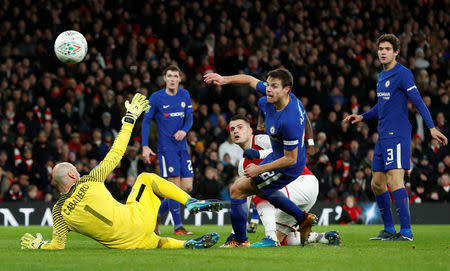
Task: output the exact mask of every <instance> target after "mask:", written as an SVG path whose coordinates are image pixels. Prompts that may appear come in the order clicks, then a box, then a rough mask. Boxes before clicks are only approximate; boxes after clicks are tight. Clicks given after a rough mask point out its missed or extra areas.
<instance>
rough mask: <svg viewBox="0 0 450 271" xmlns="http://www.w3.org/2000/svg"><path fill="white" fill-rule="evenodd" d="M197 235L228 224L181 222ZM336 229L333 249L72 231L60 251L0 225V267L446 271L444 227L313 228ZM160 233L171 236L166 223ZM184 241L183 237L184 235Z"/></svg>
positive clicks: (449, 232)
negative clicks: (170, 246)
mask: <svg viewBox="0 0 450 271" xmlns="http://www.w3.org/2000/svg"><path fill="white" fill-rule="evenodd" d="M186 228H188V229H189V230H191V231H194V232H195V233H196V236H197V235H200V234H202V233H206V232H210V231H216V232H218V233H219V234H220V235H221V240H220V241H219V244H222V243H223V241H224V240H225V239H226V237H227V235H228V233H229V231H230V229H231V227H230V226H224V227H218V226H201V227H194V226H189V225H188V226H186ZM331 229H337V230H338V231H339V232H340V233H341V236H342V239H343V244H342V245H341V246H339V247H333V246H327V245H308V246H306V247H303V248H302V247H281V248H235V249H220V248H218V245H216V246H215V247H213V248H211V249H205V250H187V249H177V250H163V249H155V250H134V251H133V250H132V251H123V250H111V249H107V248H105V247H103V246H102V245H100V244H98V243H97V242H95V241H93V240H91V239H89V238H86V237H84V236H82V235H80V234H77V233H69V236H68V242H67V246H66V249H65V250H62V251H30V250H21V249H20V246H19V239H20V237H21V236H22V234H23V233H24V232H30V233H33V234H34V233H36V232H41V233H42V234H43V235H44V238H47V239H48V238H50V236H51V232H52V229H51V228H50V227H36V226H33V227H0V270H45V271H47V270H64V271H66V270H77V271H79V270H179V271H185V270H258V271H262V270H278V271H280V270H308V271H310V270H333V271H334V270H364V271H366V270H376V271H381V270H421V271H423V270H447V271H448V270H450V263H449V261H448V259H449V256H450V226H448V225H445V226H435V225H420V226H417V225H416V226H413V232H414V234H415V236H414V237H415V241H414V242H382V241H369V240H368V238H369V237H372V236H373V235H375V234H377V232H378V231H379V230H380V229H381V226H337V225H335V226H328V227H315V228H314V230H315V231H317V232H320V231H327V230H331ZM161 231H162V235H163V236H170V237H174V235H173V232H172V228H171V227H168V226H166V227H161ZM262 237H263V228H262V227H260V228H258V232H257V233H256V234H250V235H249V240H250V242H255V241H259V239H261V238H262ZM184 239H187V238H184Z"/></svg>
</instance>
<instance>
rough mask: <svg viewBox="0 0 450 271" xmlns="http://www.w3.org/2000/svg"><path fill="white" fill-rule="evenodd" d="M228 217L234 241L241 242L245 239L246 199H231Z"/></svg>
mask: <svg viewBox="0 0 450 271" xmlns="http://www.w3.org/2000/svg"><path fill="white" fill-rule="evenodd" d="M230 217H231V224H232V226H233V230H234V238H235V239H236V241H239V242H243V241H245V240H247V232H246V229H245V228H246V226H247V218H248V207H247V199H233V198H232V199H231V210H230Z"/></svg>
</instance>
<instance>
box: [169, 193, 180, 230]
mask: <svg viewBox="0 0 450 271" xmlns="http://www.w3.org/2000/svg"><path fill="white" fill-rule="evenodd" d="M169 210H170V213H171V214H172V219H173V227H174V229H178V228H180V227H182V226H183V224H182V223H181V215H180V203H179V202H178V201H175V200H173V199H169Z"/></svg>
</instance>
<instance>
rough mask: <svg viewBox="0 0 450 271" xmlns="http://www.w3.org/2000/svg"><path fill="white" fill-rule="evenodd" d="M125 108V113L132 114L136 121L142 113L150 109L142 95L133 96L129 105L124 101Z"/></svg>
mask: <svg viewBox="0 0 450 271" xmlns="http://www.w3.org/2000/svg"><path fill="white" fill-rule="evenodd" d="M125 108H126V109H127V113H130V114H132V115H133V116H135V117H136V119H137V118H138V117H139V116H140V115H141V113H142V112H144V111H146V110H147V109H149V108H150V105H149V104H148V100H147V98H146V97H145V96H144V95H142V94H140V93H136V94H134V96H133V100H131V103H130V102H128V101H125Z"/></svg>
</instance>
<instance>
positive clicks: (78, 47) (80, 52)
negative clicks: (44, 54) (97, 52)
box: [54, 30, 88, 64]
mask: <svg viewBox="0 0 450 271" xmlns="http://www.w3.org/2000/svg"><path fill="white" fill-rule="evenodd" d="M54 49H55V54H56V57H57V58H58V59H59V60H61V62H63V63H66V64H75V63H78V62H81V61H82V60H83V59H84V57H85V56H86V54H87V50H88V45H87V42H86V39H85V38H84V36H83V35H82V34H81V33H80V32H77V31H75V30H69V31H64V32H62V33H61V34H59V36H58V37H57V38H56V40H55V48H54Z"/></svg>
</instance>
